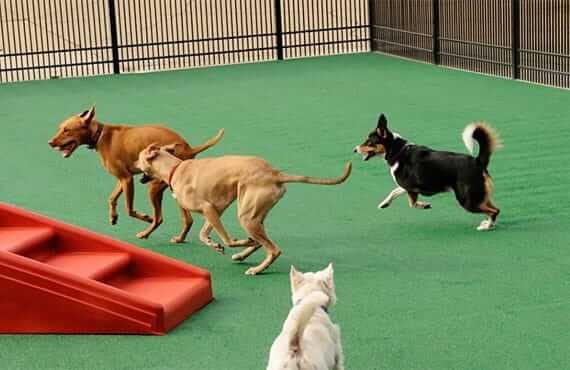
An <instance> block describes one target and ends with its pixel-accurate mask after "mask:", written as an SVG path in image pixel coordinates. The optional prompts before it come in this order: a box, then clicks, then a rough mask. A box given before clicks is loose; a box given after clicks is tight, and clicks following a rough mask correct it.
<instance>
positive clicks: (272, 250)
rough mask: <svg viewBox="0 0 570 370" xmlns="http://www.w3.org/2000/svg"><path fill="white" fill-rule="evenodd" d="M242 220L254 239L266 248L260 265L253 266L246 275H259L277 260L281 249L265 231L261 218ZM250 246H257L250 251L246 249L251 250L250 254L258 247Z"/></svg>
mask: <svg viewBox="0 0 570 370" xmlns="http://www.w3.org/2000/svg"><path fill="white" fill-rule="evenodd" d="M240 222H241V223H242V225H243V226H244V228H245V229H246V230H247V232H248V233H249V235H250V236H251V237H252V239H254V240H255V241H256V242H258V243H259V244H261V245H262V246H263V247H264V248H265V252H266V257H265V259H264V260H263V261H262V262H261V263H260V264H259V265H257V266H255V267H251V268H249V269H247V271H246V272H245V274H246V275H257V274H259V273H261V272H263V271H265V270H266V269H267V268H268V267H269V266H271V264H272V263H273V262H275V260H276V259H277V258H278V257H279V256H280V255H281V249H279V247H278V246H277V245H275V243H274V242H273V241H272V240H271V239H269V237H268V236H267V234H266V232H265V227H264V226H263V224H262V223H261V222H260V221H259V220H243V221H242V220H240ZM250 248H255V249H254V250H251V251H248V250H247V249H246V251H248V252H250V253H249V254H252V253H253V252H255V251H256V250H257V248H258V247H250ZM244 252H245V251H244Z"/></svg>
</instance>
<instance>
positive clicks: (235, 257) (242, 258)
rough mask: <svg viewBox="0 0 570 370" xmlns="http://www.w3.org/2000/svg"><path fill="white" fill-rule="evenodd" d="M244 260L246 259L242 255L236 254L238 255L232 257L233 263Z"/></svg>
mask: <svg viewBox="0 0 570 370" xmlns="http://www.w3.org/2000/svg"><path fill="white" fill-rule="evenodd" d="M244 259H245V257H244V256H242V255H241V253H236V254H234V255H232V261H236V262H241V261H243V260H244Z"/></svg>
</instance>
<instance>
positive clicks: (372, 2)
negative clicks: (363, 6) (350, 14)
mask: <svg viewBox="0 0 570 370" xmlns="http://www.w3.org/2000/svg"><path fill="white" fill-rule="evenodd" d="M375 14H376V0H369V1H368V23H369V25H368V27H369V32H370V51H374V18H375Z"/></svg>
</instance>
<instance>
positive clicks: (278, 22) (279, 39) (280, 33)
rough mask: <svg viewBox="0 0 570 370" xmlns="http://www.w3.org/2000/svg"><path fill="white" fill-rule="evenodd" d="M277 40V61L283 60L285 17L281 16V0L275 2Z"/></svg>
mask: <svg viewBox="0 0 570 370" xmlns="http://www.w3.org/2000/svg"><path fill="white" fill-rule="evenodd" d="M274 4H275V5H274V6H275V38H276V40H275V41H276V48H277V59H278V60H283V26H282V22H283V16H282V15H281V0H275V2H274Z"/></svg>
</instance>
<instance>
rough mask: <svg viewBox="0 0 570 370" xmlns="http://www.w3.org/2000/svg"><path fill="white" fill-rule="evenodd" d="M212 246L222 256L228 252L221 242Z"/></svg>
mask: <svg viewBox="0 0 570 370" xmlns="http://www.w3.org/2000/svg"><path fill="white" fill-rule="evenodd" d="M212 248H213V249H214V252H216V253H217V254H219V255H220V256H223V255H224V254H226V249H225V248H224V247H223V246H221V245H220V244H216V245H214V246H213V247H212Z"/></svg>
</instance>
